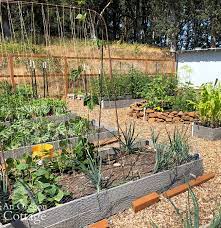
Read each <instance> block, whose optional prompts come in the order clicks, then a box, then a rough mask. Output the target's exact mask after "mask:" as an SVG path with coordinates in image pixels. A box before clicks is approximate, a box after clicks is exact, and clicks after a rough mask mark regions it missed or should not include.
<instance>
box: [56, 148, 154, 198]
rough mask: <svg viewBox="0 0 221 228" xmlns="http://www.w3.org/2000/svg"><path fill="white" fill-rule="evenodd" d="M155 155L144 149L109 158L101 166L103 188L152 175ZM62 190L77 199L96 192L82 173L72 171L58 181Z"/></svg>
mask: <svg viewBox="0 0 221 228" xmlns="http://www.w3.org/2000/svg"><path fill="white" fill-rule="evenodd" d="M154 163H155V153H154V152H153V151H151V150H150V149H149V147H146V148H144V149H142V151H135V152H134V153H133V154H128V153H120V154H117V155H114V156H109V157H108V158H107V159H106V160H104V161H103V164H102V177H103V188H105V189H108V188H112V187H115V186H118V185H120V184H123V183H126V182H128V181H131V180H136V179H140V178H142V177H145V176H148V175H150V174H152V171H153V168H154ZM60 184H61V185H63V187H64V189H66V190H68V191H69V192H71V193H72V194H73V198H75V199H77V198H80V197H83V196H86V195H90V194H92V193H95V192H96V188H95V187H94V186H93V183H92V182H91V180H90V179H89V178H88V177H87V175H85V174H84V173H80V172H77V171H74V172H73V173H70V174H64V175H63V176H62V177H61V179H60Z"/></svg>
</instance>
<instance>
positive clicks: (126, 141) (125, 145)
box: [116, 123, 138, 154]
mask: <svg viewBox="0 0 221 228" xmlns="http://www.w3.org/2000/svg"><path fill="white" fill-rule="evenodd" d="M135 129H136V127H135V123H130V124H129V126H128V125H126V129H125V131H123V130H122V129H121V128H120V136H116V137H117V138H118V140H119V142H120V150H121V151H123V152H126V153H128V154H132V153H134V152H135V151H136V150H137V148H136V147H135V145H136V139H137V137H138V134H135Z"/></svg>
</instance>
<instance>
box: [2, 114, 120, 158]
mask: <svg viewBox="0 0 221 228" xmlns="http://www.w3.org/2000/svg"><path fill="white" fill-rule="evenodd" d="M72 115H74V117H76V115H75V114H72ZM72 115H70V116H66V117H65V116H63V117H54V120H55V122H56V121H57V122H58V123H60V122H64V121H67V120H70V119H71V117H73V116H72ZM91 128H92V129H93V130H92V131H91V133H89V135H88V140H89V141H90V142H96V141H98V140H104V139H109V138H113V136H114V135H116V134H117V131H116V130H115V129H111V128H107V127H104V126H103V125H101V126H99V124H98V123H97V122H96V121H94V120H93V121H91ZM64 140H66V139H61V140H57V141H51V142H47V143H48V144H52V145H53V146H54V149H56V150H57V149H59V148H60V143H61V142H62V141H64ZM67 141H68V144H69V145H70V146H71V147H74V146H75V145H76V143H77V142H78V136H75V137H72V138H68V139H67ZM45 143H46V142H45ZM35 145H37V144H35ZM33 146H34V145H28V146H24V147H20V148H17V149H13V150H8V151H4V157H5V159H7V158H10V157H11V158H19V157H21V156H22V155H23V154H24V153H30V154H31V151H32V147H33Z"/></svg>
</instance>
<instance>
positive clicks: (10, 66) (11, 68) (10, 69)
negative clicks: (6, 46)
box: [8, 55, 16, 92]
mask: <svg viewBox="0 0 221 228" xmlns="http://www.w3.org/2000/svg"><path fill="white" fill-rule="evenodd" d="M8 72H9V76H10V79H11V84H12V88H13V91H14V92H15V90H16V84H15V77H14V56H13V55H9V56H8Z"/></svg>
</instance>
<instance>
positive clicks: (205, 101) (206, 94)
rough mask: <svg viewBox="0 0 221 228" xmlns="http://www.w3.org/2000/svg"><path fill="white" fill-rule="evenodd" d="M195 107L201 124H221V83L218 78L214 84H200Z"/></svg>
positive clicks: (214, 126)
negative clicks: (199, 92) (198, 96)
mask: <svg viewBox="0 0 221 228" xmlns="http://www.w3.org/2000/svg"><path fill="white" fill-rule="evenodd" d="M196 109H197V111H198V113H199V119H200V122H201V124H202V125H203V126H207V127H213V128H216V127H220V126H221V83H220V82H218V80H217V81H216V82H215V84H214V85H212V84H211V83H208V84H205V85H203V86H202V88H201V94H200V99H199V102H198V103H196Z"/></svg>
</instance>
